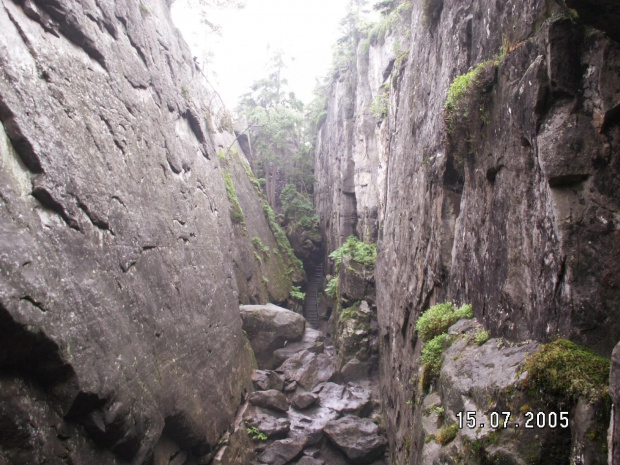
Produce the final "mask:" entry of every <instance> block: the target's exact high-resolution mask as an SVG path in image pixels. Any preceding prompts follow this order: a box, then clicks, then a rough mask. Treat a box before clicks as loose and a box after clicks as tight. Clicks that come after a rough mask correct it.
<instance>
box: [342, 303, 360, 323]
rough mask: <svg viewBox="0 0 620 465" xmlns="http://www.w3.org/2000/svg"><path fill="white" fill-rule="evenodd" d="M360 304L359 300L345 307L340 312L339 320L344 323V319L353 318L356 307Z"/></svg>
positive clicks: (355, 314) (355, 313)
mask: <svg viewBox="0 0 620 465" xmlns="http://www.w3.org/2000/svg"><path fill="white" fill-rule="evenodd" d="M360 304H361V302H355V303H354V304H353V305H351V306H350V307H347V308H345V309H344V310H343V311H342V313H341V314H340V321H341V322H343V323H344V322H345V321H348V320H352V319H355V318H356V317H357V309H358V308H359V306H360Z"/></svg>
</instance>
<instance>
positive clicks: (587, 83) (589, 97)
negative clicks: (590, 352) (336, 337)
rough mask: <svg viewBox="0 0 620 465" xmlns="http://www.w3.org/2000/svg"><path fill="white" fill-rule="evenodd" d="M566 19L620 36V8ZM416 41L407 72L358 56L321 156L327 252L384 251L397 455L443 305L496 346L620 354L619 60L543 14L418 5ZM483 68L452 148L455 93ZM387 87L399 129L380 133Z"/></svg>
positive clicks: (601, 37) (449, 1)
mask: <svg viewBox="0 0 620 465" xmlns="http://www.w3.org/2000/svg"><path fill="white" fill-rule="evenodd" d="M568 3H569V4H572V5H574V7H577V6H576V5H577V4H578V3H579V4H581V5H586V6H584V7H583V8H582V10H583V11H584V14H585V10H586V9H588V7H589V6H592V5H596V6H604V7H605V8H607V10H598V12H596V11H595V9H594V8H590V11H591V12H594V14H595V15H596V16H598V18H599V19H608V20H609V21H611V23H612V24H613V21H614V19H613V18H614V14H615V11H617V10H616V8H617V7H616V6H615V2H605V1H594V0H592V1H589V0H586V1H584V2H577V1H574V2H568ZM425 5H426V6H433V5H436V6H437V8H436V14H435V13H432V11H431V10H428V9H425ZM601 11H608V12H612V13H614V14H607V15H606V14H604V13H603V14H601ZM429 12H430V13H432V14H429ZM580 15H581V11H580ZM605 17H606V18H605ZM588 21H589V22H590V23H591V24H596V22H595V21H590V20H588ZM616 29H617V28H616ZM404 30H405V31H406V37H405V38H403V37H402V36H401V37H398V38H399V39H401V43H407V42H408V43H410V44H413V45H411V46H410V47H409V53H408V54H407V55H406V58H405V59H404V60H403V61H402V67H401V68H400V69H398V70H396V69H395V68H396V66H393V67H392V66H391V65H390V60H389V59H387V60H386V59H384V58H383V57H387V56H390V54H391V53H392V52H391V50H392V48H393V47H391V46H390V43H389V41H388V42H386V44H385V45H384V46H381V45H378V44H377V45H371V47H370V52H369V54H368V55H367V54H366V53H365V50H364V48H363V47H361V46H360V47H358V50H357V60H356V63H355V64H354V65H353V66H352V67H351V68H350V72H349V73H341V74H340V76H339V78H338V79H337V80H336V82H334V84H333V86H332V87H331V88H330V89H331V90H330V92H331V94H330V98H329V105H328V115H327V119H326V121H325V124H324V125H323V126H322V127H321V130H320V134H319V138H318V139H317V152H316V155H317V159H316V173H317V178H318V179H319V186H318V189H317V190H316V191H315V192H316V198H315V203H316V205H317V208H318V210H319V215H320V217H321V224H322V226H324V227H325V228H326V233H325V234H326V237H327V244H326V247H327V250H333V249H334V248H335V246H337V245H339V244H340V243H341V242H342V238H344V237H346V236H347V235H348V234H350V233H351V232H353V231H356V232H357V233H358V235H359V236H360V237H363V238H369V239H370V240H374V239H375V238H377V239H378V243H379V247H378V249H379V257H378V262H377V266H376V273H375V277H376V288H377V308H378V317H379V326H380V340H381V352H382V354H381V357H382V360H381V363H380V367H381V371H382V372H381V379H382V380H383V389H382V392H383V394H384V401H385V405H386V406H387V410H388V411H387V419H388V425H387V430H388V433H389V435H390V440H391V444H404V443H405V440H406V438H407V437H408V435H409V431H411V430H412V429H413V428H414V424H416V422H417V420H415V418H414V417H415V415H417V413H416V412H417V409H415V408H414V409H412V408H411V407H410V405H408V404H407V401H408V400H411V396H412V393H411V389H412V388H411V385H410V384H411V383H410V382H409V380H411V378H412V377H414V376H416V375H417V368H418V367H417V364H416V360H417V358H418V354H419V352H417V351H419V350H420V345H419V344H417V343H416V342H417V334H416V333H415V330H414V326H415V322H416V320H417V318H418V317H419V315H420V314H421V312H422V311H424V310H426V309H427V308H428V307H429V306H430V305H432V304H433V303H436V302H442V301H446V300H454V301H456V302H459V303H461V302H462V303H472V304H473V309H474V312H475V313H476V316H477V317H478V318H479V319H480V320H481V321H482V322H483V324H484V326H485V327H486V328H487V329H488V330H490V332H491V335H492V336H503V337H505V338H507V339H509V340H512V341H523V340H528V339H533V340H544V339H546V338H548V337H549V336H551V335H554V334H560V335H563V336H565V337H568V338H570V339H572V340H574V341H575V342H578V343H581V344H584V345H586V346H588V347H591V348H593V349H594V350H596V351H597V352H598V353H600V354H604V355H606V356H609V354H610V353H611V350H612V348H613V347H614V345H615V344H616V343H617V341H618V340H619V339H620V320H619V319H618V318H617V315H618V310H619V307H618V302H620V294H618V290H619V289H620V287H619V286H618V283H617V278H616V276H620V273H619V272H620V269H619V268H618V263H620V255H619V253H620V249H619V248H618V244H617V234H618V215H619V214H620V196H619V192H620V189H618V179H620V176H619V174H620V163H619V162H618V160H620V158H619V157H618V154H619V153H620V148H619V147H620V145H619V144H620V130H619V126H618V120H617V114H618V113H617V111H618V109H619V108H620V94H618V89H619V88H620V85H619V79H620V78H619V77H618V73H617V69H618V66H620V44H619V43H618V42H615V41H614V40H613V39H611V38H609V37H608V36H607V35H606V34H603V33H601V32H600V31H596V30H593V29H586V31H585V33H584V31H583V29H582V27H581V25H579V24H578V23H577V24H575V23H573V22H572V21H571V20H570V19H568V18H567V14H566V12H565V11H564V10H562V8H561V7H560V6H559V5H558V4H557V2H556V3H554V2H541V1H538V0H521V1H506V2H491V1H480V2H473V3H471V2H469V3H468V2H459V1H457V0H443V1H430V2H412V11H411V27H410V28H404ZM607 30H609V28H607ZM499 31H501V32H499ZM396 35H398V33H396ZM502 45H504V49H505V50H506V52H507V53H506V54H505V56H502V57H501V59H499V61H498V63H497V64H494V63H493V60H494V57H495V56H496V54H497V53H498V51H500V50H502ZM392 58H393V55H392ZM487 60H491V62H490V63H488V64H487V65H486V66H485V67H484V69H483V72H482V73H481V74H480V80H479V81H478V84H476V85H473V86H470V88H469V91H470V93H469V94H468V95H467V96H466V98H464V100H466V101H467V104H468V105H469V106H468V108H470V110H471V111H469V112H468V114H467V116H463V115H460V116H457V118H456V121H455V124H454V128H453V132H452V133H451V134H450V135H449V136H448V135H447V134H446V124H445V121H444V115H445V113H444V104H445V102H446V98H447V95H448V90H449V88H450V84H451V83H452V82H453V81H454V79H455V77H456V76H458V75H462V74H465V73H467V72H468V71H469V70H470V68H473V67H475V66H476V65H477V64H479V63H484V62H486V61H487ZM614 70H615V71H614ZM377 76H379V78H378V79H379V80H378V82H375V81H373V80H376V77H377ZM373 82H374V84H373ZM384 82H385V83H387V84H388V85H389V87H390V92H389V102H390V104H389V109H388V112H387V116H386V117H385V118H384V119H383V120H381V119H379V120H377V119H375V120H374V121H371V120H372V118H371V115H370V114H369V101H370V98H372V97H374V96H375V95H377V93H379V92H380V89H379V86H380V85H381V84H382V83H384ZM381 137H383V139H381ZM358 153H359V154H360V156H357V154H358ZM368 171H371V172H372V173H371V174H369V175H368V174H365V173H367V172H368ZM381 177H383V179H384V180H385V182H378V181H379V180H380V179H381ZM370 192H374V193H373V194H369V193H370ZM373 195H374V196H376V197H375V198H372V199H370V197H372V196H373ZM373 206H378V211H377V212H376V214H375V215H374V218H376V220H375V222H376V224H377V226H376V229H375V228H374V227H373V226H372V221H370V222H369V221H368V219H367V218H369V219H371V218H373V214H372V212H373ZM375 231H376V233H375ZM397 418H398V419H399V420H398V424H397V423H396V421H397V420H396V419H397ZM419 446H420V444H416V443H415V442H414V443H413V444H412V447H411V454H410V455H408V453H407V452H406V451H405V450H404V448H402V447H401V448H399V449H398V450H396V446H394V447H393V450H392V451H391V452H392V453H393V458H394V461H395V462H396V463H418V460H419V458H420V457H418V456H417V455H416V454H417V452H416V451H419V450H421V447H419Z"/></svg>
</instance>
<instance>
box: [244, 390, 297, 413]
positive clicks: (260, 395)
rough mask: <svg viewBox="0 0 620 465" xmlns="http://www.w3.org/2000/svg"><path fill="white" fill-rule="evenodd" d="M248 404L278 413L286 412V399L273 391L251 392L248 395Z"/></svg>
mask: <svg viewBox="0 0 620 465" xmlns="http://www.w3.org/2000/svg"><path fill="white" fill-rule="evenodd" d="M250 404H252V405H255V406H256V407H262V408H268V409H271V410H276V411H278V412H286V411H287V410H288V401H287V400H286V397H284V394H282V393H281V392H280V391H276V390H275V389H270V390H268V391H258V392H253V393H252V394H251V395H250Z"/></svg>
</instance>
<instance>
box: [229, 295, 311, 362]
mask: <svg viewBox="0 0 620 465" xmlns="http://www.w3.org/2000/svg"><path fill="white" fill-rule="evenodd" d="M240 309H241V319H242V320H243V330H244V331H245V332H246V333H247V335H248V338H249V339H250V344H251V345H252V349H253V350H254V354H255V355H256V361H257V362H258V366H259V367H260V368H264V369H271V368H274V366H276V364H277V360H276V359H274V356H273V352H274V351H275V350H276V349H280V348H282V347H284V345H285V344H287V343H289V342H295V341H299V340H300V339H301V338H302V337H303V335H304V329H305V324H306V320H305V319H304V317H303V316H301V315H298V314H297V313H295V312H292V311H290V310H287V309H285V308H282V307H278V306H277V305H273V304H267V305H242V306H241V307H240Z"/></svg>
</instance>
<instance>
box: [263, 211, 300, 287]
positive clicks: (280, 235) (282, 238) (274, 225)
mask: <svg viewBox="0 0 620 465" xmlns="http://www.w3.org/2000/svg"><path fill="white" fill-rule="evenodd" d="M263 213H264V214H265V218H266V219H267V223H268V224H269V228H270V229H271V232H272V233H273V236H274V238H275V239H276V243H277V244H278V248H279V249H280V251H281V252H282V253H283V254H284V256H285V257H286V260H287V265H288V267H289V274H291V273H297V274H298V275H299V276H302V277H303V276H304V266H303V263H301V260H299V258H297V257H296V256H295V252H294V251H293V248H292V247H291V243H290V242H289V240H288V238H287V237H286V234H284V231H282V228H280V225H279V224H278V222H277V221H276V215H275V213H274V212H273V209H272V208H271V207H270V206H269V204H268V203H266V202H265V203H263Z"/></svg>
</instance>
